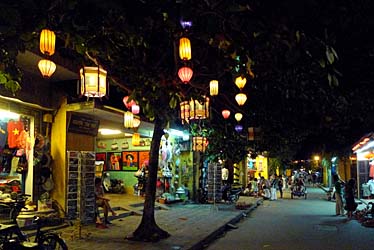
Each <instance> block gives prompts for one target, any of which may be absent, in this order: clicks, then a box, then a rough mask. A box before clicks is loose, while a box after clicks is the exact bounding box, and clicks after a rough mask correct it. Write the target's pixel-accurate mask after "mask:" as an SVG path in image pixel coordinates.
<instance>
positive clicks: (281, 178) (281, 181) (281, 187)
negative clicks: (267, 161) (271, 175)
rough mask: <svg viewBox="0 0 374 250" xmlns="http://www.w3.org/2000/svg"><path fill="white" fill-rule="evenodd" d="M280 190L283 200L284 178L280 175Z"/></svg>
mask: <svg viewBox="0 0 374 250" xmlns="http://www.w3.org/2000/svg"><path fill="white" fill-rule="evenodd" d="M278 189H279V194H280V198H281V199H282V198H283V177H282V175H279V178H278Z"/></svg>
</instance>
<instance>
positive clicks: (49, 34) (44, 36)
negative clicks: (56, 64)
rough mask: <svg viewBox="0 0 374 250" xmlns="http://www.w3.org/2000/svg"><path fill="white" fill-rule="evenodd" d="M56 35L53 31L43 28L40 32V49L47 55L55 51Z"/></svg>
mask: <svg viewBox="0 0 374 250" xmlns="http://www.w3.org/2000/svg"><path fill="white" fill-rule="evenodd" d="M55 44H56V35H55V33H54V32H53V31H51V30H48V29H43V30H42V32H41V33H40V44H39V48H40V51H41V52H42V53H43V54H44V55H47V56H51V55H53V54H54V53H55Z"/></svg>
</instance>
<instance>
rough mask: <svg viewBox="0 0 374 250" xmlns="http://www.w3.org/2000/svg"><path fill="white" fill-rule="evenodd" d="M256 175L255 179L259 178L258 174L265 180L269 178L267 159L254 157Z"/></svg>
mask: <svg viewBox="0 0 374 250" xmlns="http://www.w3.org/2000/svg"><path fill="white" fill-rule="evenodd" d="M255 164H256V169H257V170H256V173H255V177H256V178H259V177H260V174H261V176H263V177H264V178H265V179H268V178H269V169H268V158H266V157H263V156H257V157H256V163H255Z"/></svg>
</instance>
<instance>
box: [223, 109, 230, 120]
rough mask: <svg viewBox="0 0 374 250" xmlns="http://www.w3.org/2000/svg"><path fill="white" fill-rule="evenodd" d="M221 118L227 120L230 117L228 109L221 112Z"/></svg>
mask: <svg viewBox="0 0 374 250" xmlns="http://www.w3.org/2000/svg"><path fill="white" fill-rule="evenodd" d="M222 116H223V118H224V119H228V118H229V117H230V110H228V109H225V110H222Z"/></svg>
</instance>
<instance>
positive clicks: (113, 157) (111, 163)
mask: <svg viewBox="0 0 374 250" xmlns="http://www.w3.org/2000/svg"><path fill="white" fill-rule="evenodd" d="M121 156H122V155H121V152H108V153H107V154H106V159H107V161H106V170H122V157H121Z"/></svg>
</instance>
